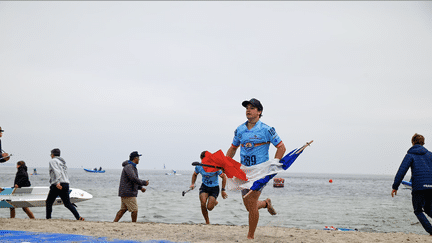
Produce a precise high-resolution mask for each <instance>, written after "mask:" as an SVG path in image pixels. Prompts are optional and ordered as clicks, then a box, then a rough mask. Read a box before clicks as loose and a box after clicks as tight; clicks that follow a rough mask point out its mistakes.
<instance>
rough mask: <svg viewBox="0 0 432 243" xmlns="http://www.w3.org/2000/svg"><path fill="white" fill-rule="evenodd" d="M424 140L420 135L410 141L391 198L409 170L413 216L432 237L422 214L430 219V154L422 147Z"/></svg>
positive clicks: (431, 231)
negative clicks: (410, 144) (409, 146)
mask: <svg viewBox="0 0 432 243" xmlns="http://www.w3.org/2000/svg"><path fill="white" fill-rule="evenodd" d="M424 141H425V138H424V137H423V136H422V135H420V134H417V133H416V134H414V136H413V137H412V139H411V143H412V145H413V146H412V147H411V148H410V149H409V150H408V152H407V154H406V155H405V158H404V159H403V161H402V163H401V165H400V167H399V170H398V172H397V174H396V176H395V179H394V183H393V186H392V188H393V190H392V192H391V195H392V197H394V196H395V195H397V190H398V188H399V186H400V184H401V182H402V180H403V178H404V177H405V174H406V173H407V172H408V169H409V168H411V180H412V193H411V194H412V204H413V208H414V214H415V216H417V219H418V220H419V221H420V223H421V224H422V226H423V228H424V229H425V230H426V231H427V232H428V233H429V234H430V235H432V225H431V224H430V222H429V220H428V219H427V218H426V216H425V215H424V213H423V212H425V213H426V214H427V215H428V216H429V217H432V173H431V171H432V153H431V152H429V151H428V150H427V149H426V148H425V147H423V145H424V144H425V142H424Z"/></svg>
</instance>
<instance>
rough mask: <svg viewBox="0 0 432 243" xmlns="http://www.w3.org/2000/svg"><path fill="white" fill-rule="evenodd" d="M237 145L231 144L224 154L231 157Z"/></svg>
mask: <svg viewBox="0 0 432 243" xmlns="http://www.w3.org/2000/svg"><path fill="white" fill-rule="evenodd" d="M237 149H238V147H234V146H233V145H231V147H230V148H229V149H228V151H227V153H226V156H227V157H230V158H231V159H232V158H233V157H234V155H235V154H236V151H237Z"/></svg>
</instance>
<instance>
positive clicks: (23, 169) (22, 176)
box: [10, 161, 35, 219]
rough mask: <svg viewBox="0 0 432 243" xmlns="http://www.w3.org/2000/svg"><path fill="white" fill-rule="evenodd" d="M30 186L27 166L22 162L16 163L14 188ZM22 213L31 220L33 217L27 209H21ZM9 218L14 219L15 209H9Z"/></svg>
mask: <svg viewBox="0 0 432 243" xmlns="http://www.w3.org/2000/svg"><path fill="white" fill-rule="evenodd" d="M29 186H31V183H30V180H29V176H28V173H27V166H26V164H25V162H24V161H18V162H17V173H16V175H15V181H14V187H15V188H21V187H29ZM22 209H23V211H24V212H25V213H26V214H27V216H28V217H29V218H31V219H34V218H35V217H34V215H33V213H32V211H30V209H29V208H28V207H23V208H22ZM10 217H11V218H15V208H10Z"/></svg>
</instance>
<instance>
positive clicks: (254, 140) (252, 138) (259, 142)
mask: <svg viewBox="0 0 432 243" xmlns="http://www.w3.org/2000/svg"><path fill="white" fill-rule="evenodd" d="M246 124H247V122H245V123H243V124H242V125H240V126H239V127H237V129H236V130H235V132H234V139H233V142H232V145H233V146H235V147H238V146H240V145H241V149H240V158H241V161H240V162H241V163H242V164H243V165H246V166H252V165H257V164H261V163H263V162H266V161H268V160H269V148H270V143H272V144H273V145H274V146H277V145H279V144H280V143H281V142H282V140H281V139H280V137H279V135H278V134H277V133H276V130H275V129H274V127H270V126H268V125H266V124H265V123H263V122H261V121H258V122H257V123H256V124H255V126H254V127H253V128H252V129H251V130H249V129H248V128H247V125H246Z"/></svg>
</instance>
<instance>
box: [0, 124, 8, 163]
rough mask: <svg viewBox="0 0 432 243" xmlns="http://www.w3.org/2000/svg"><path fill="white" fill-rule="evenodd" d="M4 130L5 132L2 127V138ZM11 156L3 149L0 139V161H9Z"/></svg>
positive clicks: (0, 132) (0, 135)
mask: <svg viewBox="0 0 432 243" xmlns="http://www.w3.org/2000/svg"><path fill="white" fill-rule="evenodd" d="M3 132H4V130H2V128H1V127H0V138H1V137H2V136H3ZM9 158H10V156H9V154H8V153H5V152H4V151H3V149H2V146H1V139H0V163H4V162H6V161H8V160H9Z"/></svg>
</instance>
